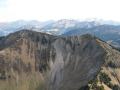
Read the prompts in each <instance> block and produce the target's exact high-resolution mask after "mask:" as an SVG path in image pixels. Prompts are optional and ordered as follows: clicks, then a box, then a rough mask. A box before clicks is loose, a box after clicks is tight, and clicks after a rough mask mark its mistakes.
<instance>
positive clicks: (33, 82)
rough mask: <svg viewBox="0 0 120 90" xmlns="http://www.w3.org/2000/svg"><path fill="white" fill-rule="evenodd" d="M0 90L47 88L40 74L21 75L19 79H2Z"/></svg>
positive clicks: (42, 89)
mask: <svg viewBox="0 0 120 90" xmlns="http://www.w3.org/2000/svg"><path fill="white" fill-rule="evenodd" d="M0 90H45V86H44V80H42V78H41V76H40V74H38V73H34V74H33V73H32V74H29V75H26V74H23V75H20V76H19V78H18V79H13V78H12V79H9V80H0Z"/></svg>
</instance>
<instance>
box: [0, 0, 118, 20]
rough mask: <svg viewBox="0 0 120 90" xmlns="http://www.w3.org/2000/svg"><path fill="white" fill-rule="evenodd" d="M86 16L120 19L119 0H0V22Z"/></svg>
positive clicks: (83, 17)
mask: <svg viewBox="0 0 120 90" xmlns="http://www.w3.org/2000/svg"><path fill="white" fill-rule="evenodd" d="M86 18H98V19H104V20H114V21H120V0H0V22H5V21H14V20H19V19H24V20H40V21H46V20H51V19H53V20H59V19H86Z"/></svg>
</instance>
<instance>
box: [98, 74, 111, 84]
mask: <svg viewBox="0 0 120 90" xmlns="http://www.w3.org/2000/svg"><path fill="white" fill-rule="evenodd" d="M99 78H100V81H101V82H104V83H105V84H106V85H107V86H110V85H111V83H110V81H111V79H110V78H109V76H108V75H107V74H106V73H103V72H100V74H99Z"/></svg>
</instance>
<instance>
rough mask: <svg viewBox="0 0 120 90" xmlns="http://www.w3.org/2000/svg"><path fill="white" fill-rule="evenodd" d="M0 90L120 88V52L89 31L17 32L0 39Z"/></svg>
mask: <svg viewBox="0 0 120 90" xmlns="http://www.w3.org/2000/svg"><path fill="white" fill-rule="evenodd" d="M0 90H120V52H119V51H118V50H117V49H116V48H114V47H113V46H111V45H109V44H107V43H106V42H104V41H102V40H100V39H98V38H97V37H95V36H92V35H89V34H85V35H82V36H53V35H49V34H45V33H40V32H35V31H30V30H21V31H17V32H15V33H11V34H9V35H8V36H5V37H1V38H0Z"/></svg>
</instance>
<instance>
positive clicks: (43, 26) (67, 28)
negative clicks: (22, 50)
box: [0, 19, 120, 47]
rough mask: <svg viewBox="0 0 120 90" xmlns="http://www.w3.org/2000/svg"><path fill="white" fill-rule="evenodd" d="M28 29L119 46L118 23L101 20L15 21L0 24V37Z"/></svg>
mask: <svg viewBox="0 0 120 90" xmlns="http://www.w3.org/2000/svg"><path fill="white" fill-rule="evenodd" d="M23 29H30V30H33V31H38V32H45V33H48V34H52V35H64V36H71V35H82V34H86V33H89V34H92V35H95V36H97V37H99V38H101V39H102V40H105V41H107V42H108V43H110V44H113V45H114V46H116V47H119V46H120V23H118V22H113V21H103V20H86V21H78V20H67V19H63V20H59V21H52V20H51V21H46V22H39V21H35V20H33V21H23V20H19V21H15V22H9V23H0V36H4V35H8V34H9V33H13V32H15V31H19V30H23Z"/></svg>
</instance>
